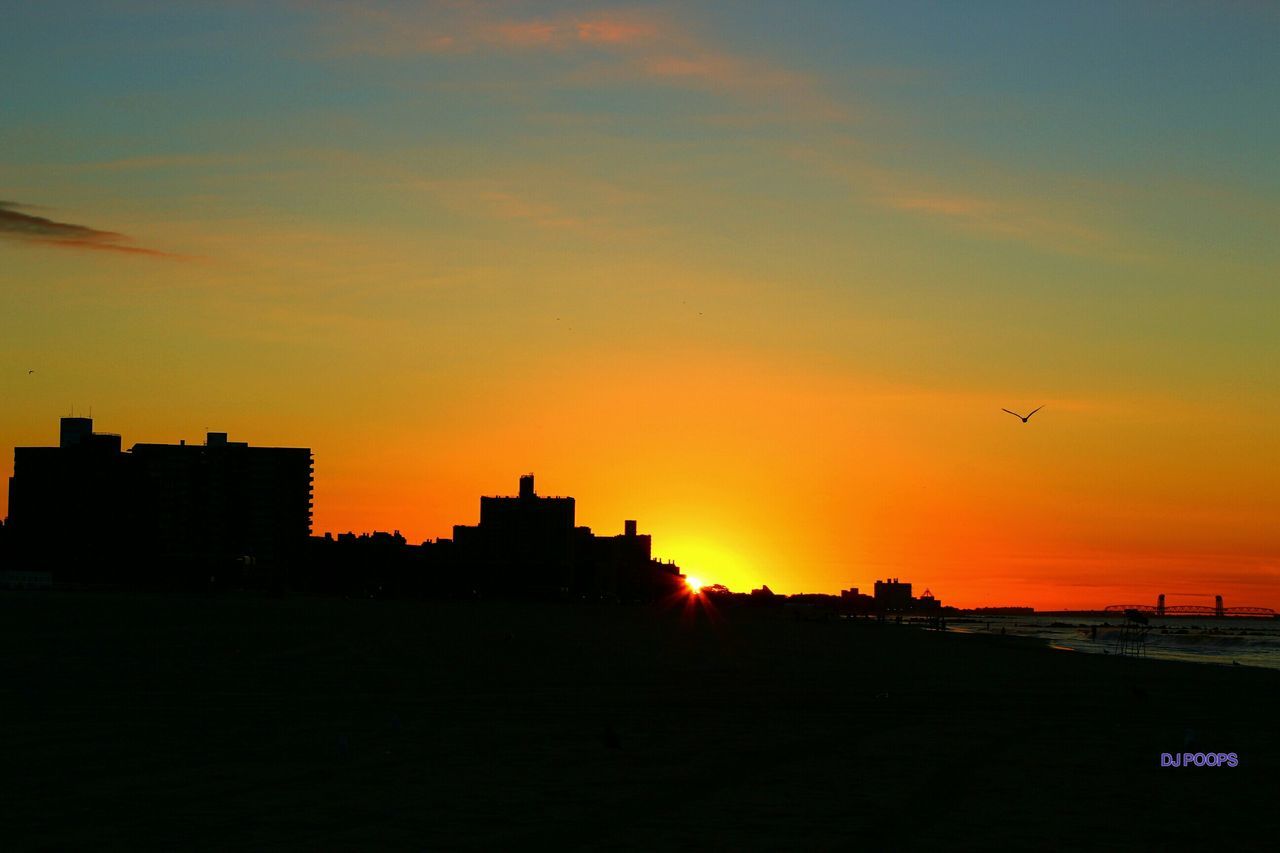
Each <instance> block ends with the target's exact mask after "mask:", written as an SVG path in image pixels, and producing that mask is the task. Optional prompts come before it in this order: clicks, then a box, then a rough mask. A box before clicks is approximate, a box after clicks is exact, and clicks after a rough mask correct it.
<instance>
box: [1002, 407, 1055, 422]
mask: <svg viewBox="0 0 1280 853" xmlns="http://www.w3.org/2000/svg"><path fill="white" fill-rule="evenodd" d="M1043 408H1044V406H1036V407H1035V408H1034V409H1032V410H1031V411H1030V412H1028V413H1027V415H1026V417H1023V416H1022V415H1020V414H1018V413H1017V412H1009V410H1008V409H1001V410H1000V411H1002V412H1009V414H1011V415H1013V416H1014V417H1015V418H1022V422H1023V423H1024V424H1025V423H1026V422H1027V421H1029V420H1031V416H1032V415H1034V414H1035V413H1036V412H1038V411H1040V410H1041V409H1043Z"/></svg>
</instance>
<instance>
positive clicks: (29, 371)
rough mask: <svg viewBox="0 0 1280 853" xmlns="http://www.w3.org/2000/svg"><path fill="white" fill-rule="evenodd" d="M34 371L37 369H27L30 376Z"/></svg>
mask: <svg viewBox="0 0 1280 853" xmlns="http://www.w3.org/2000/svg"><path fill="white" fill-rule="evenodd" d="M33 373H35V371H34V370H28V371H27V375H28V376H30V375H31V374H33Z"/></svg>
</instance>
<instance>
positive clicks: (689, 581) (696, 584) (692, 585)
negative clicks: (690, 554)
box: [684, 578, 702, 595]
mask: <svg viewBox="0 0 1280 853" xmlns="http://www.w3.org/2000/svg"><path fill="white" fill-rule="evenodd" d="M684 585H685V586H687V587H689V592H692V593H693V594H694V595H697V593H698V590H700V589H702V581H700V580H698V579H697V578H685V579H684Z"/></svg>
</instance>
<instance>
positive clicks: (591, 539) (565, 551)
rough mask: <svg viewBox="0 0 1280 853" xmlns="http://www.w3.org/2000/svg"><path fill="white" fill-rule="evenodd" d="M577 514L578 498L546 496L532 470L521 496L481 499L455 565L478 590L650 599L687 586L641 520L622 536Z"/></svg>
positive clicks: (458, 529) (460, 535) (459, 531)
mask: <svg viewBox="0 0 1280 853" xmlns="http://www.w3.org/2000/svg"><path fill="white" fill-rule="evenodd" d="M575 512H576V507H575V504H574V499H573V498H568V497H543V496H541V495H539V494H537V493H536V492H535V491H534V478H533V475H532V474H525V475H523V476H522V477H521V478H520V489H519V492H518V493H517V494H516V495H515V496H514V497H482V498H481V499H480V523H479V524H476V525H462V524H460V525H455V526H454V528H453V542H452V546H453V547H452V555H451V556H452V560H453V563H454V567H455V570H456V571H457V572H458V573H459V575H460V577H461V579H463V580H465V581H466V582H467V583H468V584H469V585H470V586H471V587H472V588H473V589H475V590H476V591H487V592H499V593H502V594H512V595H535V596H565V595H570V596H577V597H588V598H617V599H622V600H646V599H652V598H655V597H659V596H661V595H664V594H666V593H669V592H672V591H674V590H677V589H679V588H680V587H681V586H682V585H683V579H684V578H683V575H681V574H680V569H679V567H678V566H676V565H675V564H674V563H662V562H659V561H657V560H654V559H653V556H652V540H651V538H650V537H649V536H648V535H647V534H640V533H638V532H637V530H636V527H637V525H636V522H635V521H632V520H628V521H626V522H625V523H624V526H623V533H622V534H621V535H620V536H597V535H595V534H594V533H592V531H591V528H589V527H579V526H577V524H576V519H575Z"/></svg>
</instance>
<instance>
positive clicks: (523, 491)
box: [520, 474, 533, 498]
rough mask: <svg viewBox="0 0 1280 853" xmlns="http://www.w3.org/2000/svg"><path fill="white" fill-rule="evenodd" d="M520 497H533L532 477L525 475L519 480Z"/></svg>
mask: <svg viewBox="0 0 1280 853" xmlns="http://www.w3.org/2000/svg"><path fill="white" fill-rule="evenodd" d="M520 497H522V498H531V497H533V475H532V474H525V475H523V476H522V477H521V478H520Z"/></svg>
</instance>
